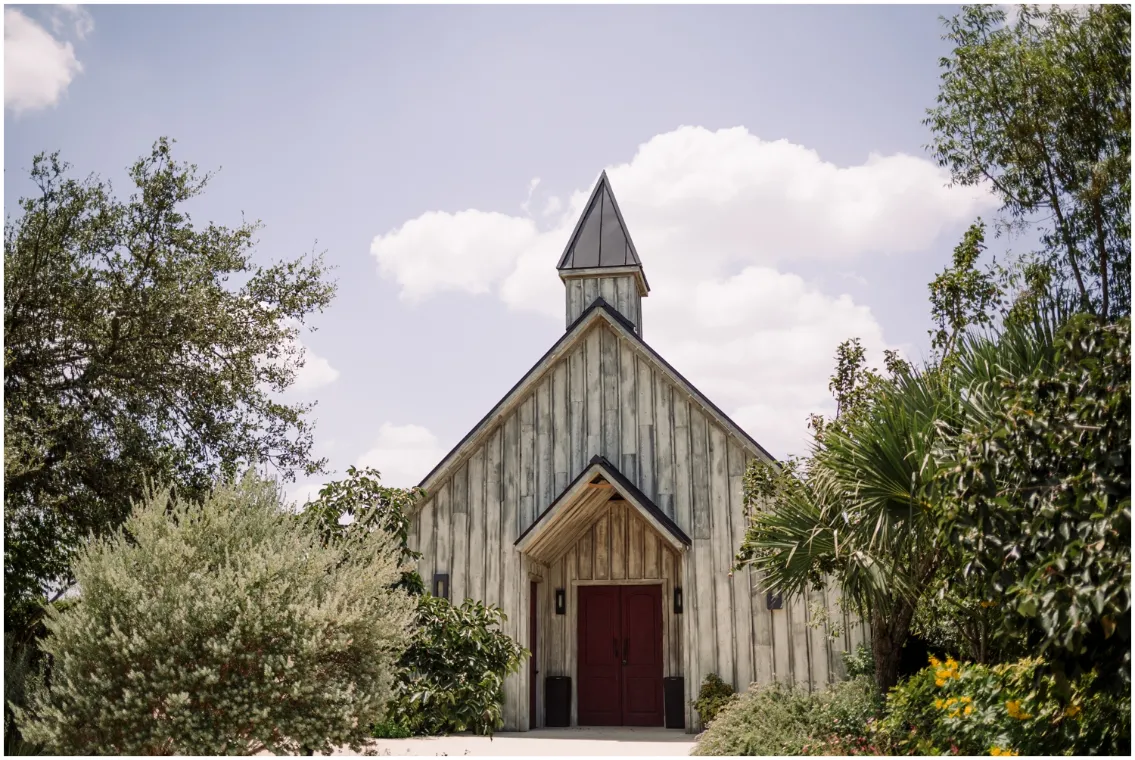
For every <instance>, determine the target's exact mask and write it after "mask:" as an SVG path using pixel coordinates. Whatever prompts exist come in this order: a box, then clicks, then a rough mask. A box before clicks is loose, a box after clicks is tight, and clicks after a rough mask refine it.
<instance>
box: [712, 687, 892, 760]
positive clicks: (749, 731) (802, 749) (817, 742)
mask: <svg viewBox="0 0 1135 760" xmlns="http://www.w3.org/2000/svg"><path fill="white" fill-rule="evenodd" d="M879 707H880V700H879V698H878V697H877V694H876V691H875V685H874V683H873V682H871V681H870V680H869V679H866V678H856V679H853V680H851V681H842V682H840V683H837V684H835V685H834V686H832V687H831V688H830V689H827V690H825V691H821V692H816V693H814V694H809V693H808V692H807V690H806V689H801V688H799V687H795V686H790V685H787V684H782V683H779V682H777V683H772V684H768V685H762V686H756V685H754V686H752V687H751V688H750V689H749V690H748V691H746V692H744V693H742V694H740V695H738V697H737V698H736V699H734V700H733V701H731V702H730V703H729V704H727V705H725V706H724V707H723V708H722V710H721V712H719V713H718V714H717V716H716V718H715V719H714V721H713V723H712V724H710V726H709V727H708V728H707V729H706V731H705V733H703V734H702V735H701V736H700V737H699V738H698V743H697V746H696V747H694V750H693V752H692V754H694V755H822V754H839V755H859V754H874V753H875V752H876V748H875V747H874V746H873V745H872V744H871V743H870V741H869V740H868V736H869V734H870V726H871V725H872V724H873V722H874V721H875V720H876V719H877V716H878V712H879Z"/></svg>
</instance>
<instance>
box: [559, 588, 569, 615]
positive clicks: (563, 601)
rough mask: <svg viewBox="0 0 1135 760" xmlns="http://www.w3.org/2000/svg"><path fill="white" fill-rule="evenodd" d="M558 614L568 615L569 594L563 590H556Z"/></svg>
mask: <svg viewBox="0 0 1135 760" xmlns="http://www.w3.org/2000/svg"><path fill="white" fill-rule="evenodd" d="M556 614H557V615H565V614H567V593H566V592H565V591H564V590H563V589H562V588H558V589H556Z"/></svg>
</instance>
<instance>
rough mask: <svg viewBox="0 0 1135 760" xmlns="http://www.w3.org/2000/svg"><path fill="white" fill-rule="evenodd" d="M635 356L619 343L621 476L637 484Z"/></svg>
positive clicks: (627, 344) (627, 346) (624, 344)
mask: <svg viewBox="0 0 1135 760" xmlns="http://www.w3.org/2000/svg"><path fill="white" fill-rule="evenodd" d="M635 401H636V396H635V356H634V351H633V350H632V349H631V346H630V344H629V343H627V342H626V341H624V340H620V341H619V412H620V416H621V420H620V424H619V428H620V441H619V444H620V445H619V453H620V454H621V456H622V458H621V460H620V463H621V465H622V470H623V475H624V476H626V478H627V479H628V480H630V481H631V482H632V483H637V482H638V463H637V462H636V461H635V460H636V458H637V454H636V452H637V451H638V419H637V416H636V415H635Z"/></svg>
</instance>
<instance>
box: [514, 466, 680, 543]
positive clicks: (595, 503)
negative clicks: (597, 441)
mask: <svg viewBox="0 0 1135 760" xmlns="http://www.w3.org/2000/svg"><path fill="white" fill-rule="evenodd" d="M613 500H614V501H619V500H622V501H625V502H627V503H628V504H630V505H631V507H632V508H633V509H635V510H636V511H637V512H638V514H639V517H641V518H642V519H643V520H645V521H646V523H647V524H648V525H650V526H651V527H652V528H654V530H655V531H657V532H658V535H659V536H661V537H662V539H663V540H665V541H666V542H667V543H669V544H670V545H671V546H673V547H674V548H675V549H677V550H678V551H682V550H684V549H688V548H689V547H690V543H691V542H690V537H689V536H687V535H686V534H685V532H684V531H683V530H682V529H681V528H679V527H678V523H676V522H674V521H673V520H671V519H670V518H669V517H668V516H667V515H666V513H665V512H663V511H662V510H661V509H659V508H658V506H657V505H656V504H655V503H654V502H653V501H651V500H650V497H648V496H647V495H646V494H644V493H643V492H642V491H640V490H639V489H638V488H637V487H636V486H635V484H634V483H632V482H631V481H630V480H628V479H627V477H626V476H625V475H623V473H621V472H619V470H618V469H617V468H616V467H615V465H613V464H611V462H610V461H608V460H607V459H606V458H604V457H601V456H596V457H593V458H592V460H591V461H590V462H589V463H588V464H587V466H586V467H584V468H583V471H582V472H581V473H579V475H577V476H576V477H575V479H574V480H573V481H572V482H571V483H569V484H568V485H567V487H566V488H564V490H563V492H562V493H561V494H560V495H559V497H557V498H556V500H555V501H553V502H552V503H551V504H550V505H549V506H548V508H547V509H545V510H544V511H543V512H541V513H540V516H539V517H537V518H536V519H535V520H534V521H533V522H532V524H531V525H529V526H528V527H527V528H526V529H525V530H524V532H523V533H521V534H520V537H519V538H517V539H516V541H515V543H514V544H513V545H514V546H515V547H516V548H518V549H519V550H520V551H522V552H525V553H526V554H528V555H529V556H530V557H532V558H534V559H536V560H537V561H538V562H543V563H544V564H548V563H550V562H553V561H555V560H556V559H559V557H560V556H561V555H562V554H563V553H564V552H565V551H566V550H567V549H568V547H570V546H571V545H572V544H574V543H575V542H576V541H577V540H578V539H579V537H580V534H581V533H582V532H584V531H586V530H587V529H588V528H590V527H591V524H592V523H593V522H595V519H596V518H597V517H598V516H599V515H600V514H602V512H603V511H604V510H605V509H606V508H607V503H608V502H609V501H613Z"/></svg>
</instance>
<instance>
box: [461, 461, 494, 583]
mask: <svg viewBox="0 0 1135 760" xmlns="http://www.w3.org/2000/svg"><path fill="white" fill-rule="evenodd" d="M486 522H487V521H486V520H485V447H484V445H481V446H478V447H477V450H476V451H474V452H473V455H472V456H471V457H470V458H469V580H468V583H467V585H466V588H465V593H466V594H468V595H469V596H470V597H472V598H473V599H478V600H480V601H482V602H483V601H484V600H485V575H486V574H485V565H486V564H487V562H488V556H489V554H488V550H487V543H486V540H485V526H486Z"/></svg>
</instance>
